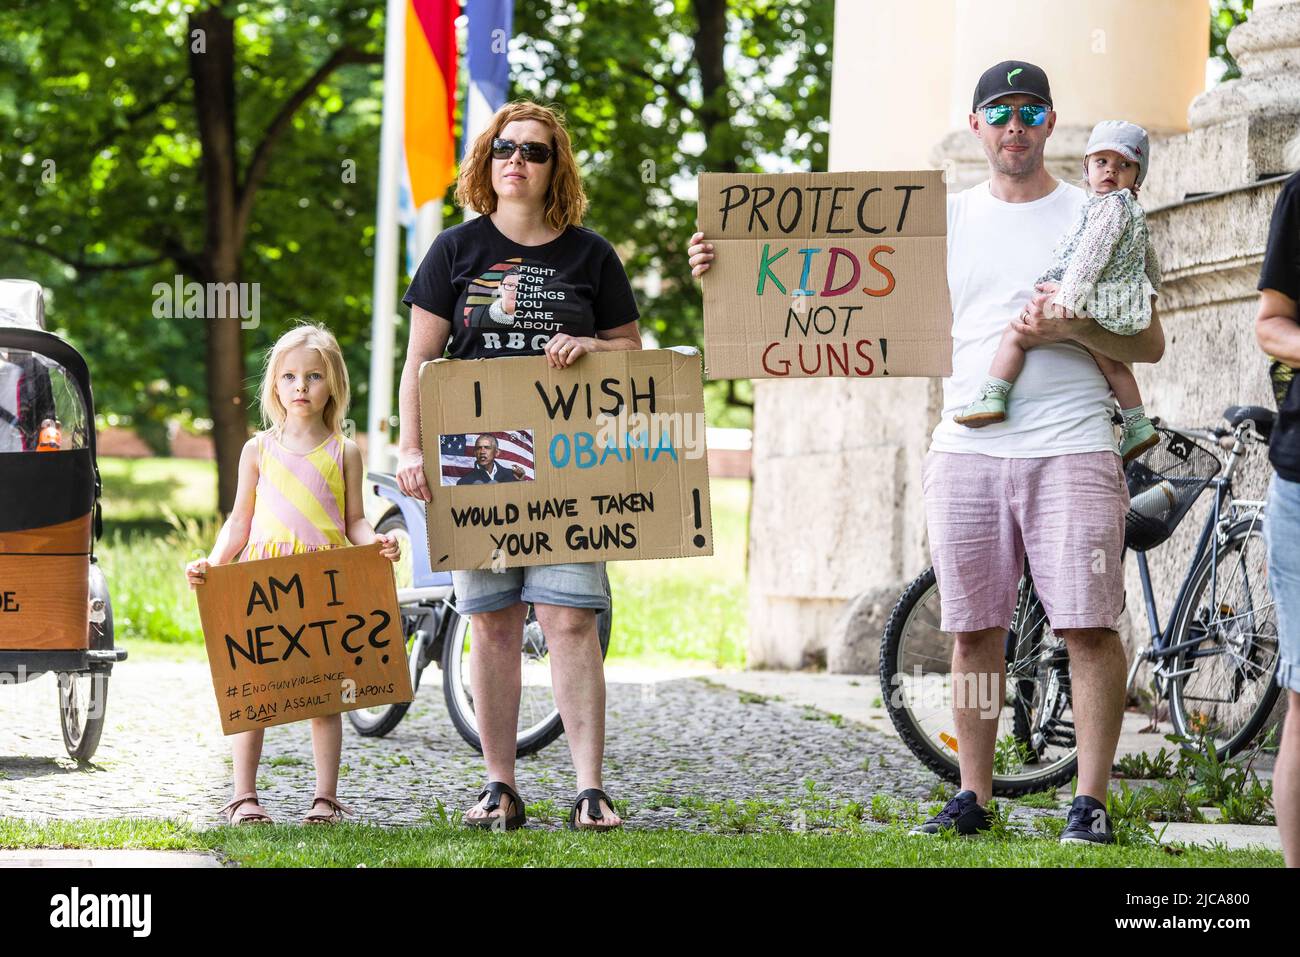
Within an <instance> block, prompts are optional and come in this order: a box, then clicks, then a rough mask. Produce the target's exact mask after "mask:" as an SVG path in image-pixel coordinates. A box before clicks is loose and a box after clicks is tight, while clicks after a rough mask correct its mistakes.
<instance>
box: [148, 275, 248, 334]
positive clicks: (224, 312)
mask: <svg viewBox="0 0 1300 957" xmlns="http://www.w3.org/2000/svg"><path fill="white" fill-rule="evenodd" d="M153 296H154V299H153V314H154V318H155V319H238V320H239V328H241V329H256V328H257V327H258V325H259V324H260V323H261V321H262V309H261V304H262V287H261V284H260V283H256V282H208V283H200V282H195V281H193V280H191V281H189V282H186V281H185V277H184V276H182V275H180V274H179V273H178V274H176V275H175V276H173V277H172V281H171V282H170V283H166V282H156V283H154V284H153Z"/></svg>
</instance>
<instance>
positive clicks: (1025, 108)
mask: <svg viewBox="0 0 1300 957" xmlns="http://www.w3.org/2000/svg"><path fill="white" fill-rule="evenodd" d="M971 111H972V112H971V114H970V117H969V123H970V129H971V132H972V134H973V135H974V136H976V137H977V138H978V139H979V141H980V143H981V145H982V146H983V148H984V152H985V154H986V156H987V157H988V163H989V179H988V181H986V182H984V183H981V184H979V185H978V186H974V187H972V188H971V189H968V190H966V191H964V192H961V193H954V194H950V195H949V197H948V286H949V291H950V293H951V296H952V306H953V324H952V338H953V357H952V367H953V374H952V377H951V378H950V379H946V380H945V381H944V415H943V421H941V422H940V423H939V425H938V426H937V427H936V428H935V431H934V435H933V437H932V442H931V446H930V454H929V455H927V456H926V462H925V467H924V469H923V471H922V488H923V490H924V496H925V503H926V519H927V525H928V529H929V538H930V552H931V555H932V557H933V560H934V566H935V572H936V575H937V576H938V583H939V592H940V599H941V607H942V615H943V622H942V628H943V629H944V630H945V631H950V632H953V633H954V634H955V638H956V641H955V646H954V651H953V669H952V670H953V687H954V698H955V699H958V698H959V692H960V690H961V689H962V688H963V687H965V688H970V687H972V686H973V687H975V688H978V689H985V690H987V691H988V692H989V693H988V694H986V695H984V697H988V698H992V697H993V696H994V695H996V696H997V698H996V700H990V701H978V700H976V701H966V700H954V708H953V712H954V721H955V725H956V730H957V738H958V740H959V741H960V749H959V751H958V762H959V764H960V767H961V782H962V790H961V791H960V792H958V794H957V795H956V796H955V797H954V798H953V799H952V800H951V801H949V802H948V804H947V805H946V806H945V807H944V808H943V810H942V811H941V812H940V813H939V814H937V815H936V816H935V817H933V818H931V819H930V820H929V821H927V822H925V824H923V825H921V826H919V827H918V828H917V829H916V830H915V831H914V833H918V834H934V833H938V832H939V831H944V830H954V831H956V832H957V833H958V834H973V833H976V832H977V831H982V830H985V829H986V828H988V827H989V825H990V823H991V820H990V816H989V814H988V812H987V811H986V810H985V809H984V807H983V805H984V804H985V803H987V801H988V800H989V798H990V797H991V796H992V790H993V755H994V750H995V746H996V739H997V731H998V720H997V719H998V715H999V714H1000V712H1001V704H1002V701H1001V695H1002V693H1003V689H1004V685H1005V678H1004V674H1003V672H1004V668H1005V660H1004V655H1005V641H1006V634H1007V628H1008V627H1009V626H1010V624H1011V617H1012V612H1013V610H1014V605H1015V599H1016V590H1017V585H1018V583H1019V580H1020V577H1021V572H1022V567H1023V563H1024V557H1025V556H1026V555H1028V557H1029V560H1030V562H1031V563H1032V565H1033V571H1034V579H1035V582H1036V584H1037V587H1038V593H1039V596H1040V598H1041V599H1042V601H1043V605H1044V608H1045V609H1046V610H1047V613H1048V617H1049V620H1050V622H1051V625H1052V629H1053V631H1054V632H1055V633H1056V634H1058V635H1060V636H1062V637H1063V638H1064V640H1065V642H1066V644H1067V646H1068V649H1069V654H1070V673H1071V685H1072V695H1073V713H1074V722H1075V735H1076V739H1077V743H1078V750H1079V776H1078V790H1077V794H1078V798H1077V799H1076V800H1075V802H1074V805H1073V806H1072V807H1071V809H1070V814H1069V821H1068V822H1067V826H1066V828H1065V830H1064V831H1063V832H1062V835H1061V836H1062V840H1067V841H1086V842H1089V843H1109V842H1110V841H1113V840H1114V838H1113V836H1112V834H1111V828H1110V823H1109V821H1108V820H1107V816H1106V812H1105V806H1104V802H1105V797H1106V786H1107V783H1108V781H1109V780H1110V769H1111V764H1112V762H1113V760H1114V756H1115V746H1116V744H1117V743H1118V741H1119V729H1120V720H1121V718H1122V715H1123V704H1124V685H1125V679H1126V675H1127V671H1126V661H1125V657H1124V650H1123V648H1122V647H1121V645H1120V641H1119V636H1118V635H1117V634H1116V633H1115V630H1114V629H1115V625H1116V624H1117V621H1118V617H1119V614H1120V612H1121V610H1122V608H1123V600H1124V595H1123V580H1122V576H1121V573H1120V572H1121V570H1120V553H1121V550H1122V547H1123V536H1124V514H1125V511H1126V510H1127V507H1128V493H1127V489H1126V486H1125V483H1124V475H1123V471H1122V469H1121V467H1120V459H1119V455H1118V454H1117V453H1116V443H1115V434H1114V430H1113V428H1112V425H1111V421H1110V414H1111V413H1110V410H1111V401H1110V390H1109V388H1108V387H1107V384H1106V380H1105V378H1104V377H1103V376H1102V374H1101V372H1100V370H1099V369H1098V367H1097V363H1096V362H1095V361H1094V360H1093V358H1092V356H1091V355H1089V354H1088V352H1087V351H1086V350H1085V349H1082V348H1079V346H1080V345H1082V346H1086V347H1087V349H1090V350H1092V352H1094V353H1097V354H1100V355H1104V356H1109V357H1111V358H1113V359H1118V360H1120V361H1123V362H1155V361H1158V360H1159V358H1160V356H1161V355H1162V354H1163V352H1164V336H1163V334H1162V333H1161V331H1160V324H1159V322H1158V321H1156V319H1155V317H1154V316H1152V320H1151V324H1150V326H1149V327H1148V328H1147V329H1146V330H1144V331H1143V332H1141V333H1139V334H1136V335H1129V336H1124V335H1117V334H1115V333H1113V332H1109V331H1107V330H1105V329H1103V328H1101V327H1100V326H1099V325H1097V324H1096V323H1094V322H1083V321H1073V320H1070V321H1062V320H1058V319H1053V318H1049V317H1048V316H1045V315H1044V308H1045V306H1046V305H1047V304H1048V302H1049V300H1050V299H1051V298H1052V297H1053V296H1054V295H1055V294H1056V293H1057V291H1058V288H1057V287H1056V286H1054V285H1043V286H1042V287H1041V288H1038V289H1036V288H1035V285H1036V282H1037V279H1038V277H1039V276H1040V275H1042V273H1043V272H1044V271H1045V270H1046V269H1047V267H1048V266H1049V265H1050V264H1051V261H1052V252H1053V249H1054V248H1055V246H1056V244H1057V241H1058V240H1059V239H1060V238H1061V236H1062V235H1063V234H1064V233H1065V232H1067V230H1069V228H1070V226H1071V224H1072V223H1073V222H1074V219H1075V217H1076V215H1077V214H1078V212H1079V210H1080V208H1081V207H1082V205H1083V203H1084V201H1085V194H1084V191H1083V190H1082V189H1080V188H1079V187H1077V186H1073V185H1070V184H1068V183H1063V182H1060V181H1058V180H1057V179H1055V178H1054V177H1053V176H1052V175H1051V174H1049V173H1048V172H1047V170H1046V169H1045V168H1044V166H1043V150H1044V146H1045V145H1046V142H1047V138H1048V137H1049V136H1050V135H1051V133H1052V128H1053V127H1054V126H1055V123H1056V114H1055V112H1053V110H1052V94H1051V89H1050V87H1049V85H1048V82H1047V75H1046V74H1045V73H1044V72H1043V71H1042V69H1041V68H1039V67H1037V66H1035V65H1033V64H1032V63H1025V62H1022V61H1019V60H1011V61H1007V62H1005V63H999V64H997V65H996V66H994V67H991V68H989V69H988V70H987V71H985V73H984V75H983V76H981V77H980V79H979V83H978V84H977V85H976V88H975V96H974V100H973V102H972V105H971ZM688 255H689V256H690V265H691V272H692V275H694V276H697V277H698V276H700V275H701V274H703V273H704V271H705V270H707V269H708V268H709V265H710V264H711V262H712V261H713V258H714V256H715V251H714V247H713V245H712V244H710V243H709V242H708V241H707V240H706V239H705V238H704V236H703V235H702V234H700V233H696V234H695V235H694V236H692V237H691V241H690V245H689V247H688ZM1011 317H1015V318H1014V319H1012V320H1011V321H1013V322H1014V324H1015V325H1016V327H1017V329H1018V330H1019V331H1020V332H1021V333H1022V334H1023V335H1025V336H1026V337H1028V339H1029V341H1031V342H1032V343H1033V345H1034V346H1035V348H1033V349H1032V350H1030V351H1029V353H1028V354H1027V355H1026V358H1025V364H1024V369H1023V371H1022V372H1021V374H1020V377H1019V380H1018V382H1017V385H1016V390H1015V394H1014V396H1013V397H1012V398H1011V401H1010V409H1009V414H1008V416H1007V421H1004V422H1000V423H998V424H995V425H989V426H987V427H985V428H982V429H978V430H971V429H966V428H964V427H962V426H960V425H957V424H956V423H954V422H953V420H952V416H953V413H954V412H955V411H957V410H959V409H961V407H962V403H963V402H965V401H966V400H967V399H968V398H969V397H970V396H971V395H973V394H975V393H976V392H977V391H978V387H979V385H980V381H981V379H982V378H983V376H984V373H985V372H986V371H987V370H988V368H989V365H990V362H991V360H992V359H993V355H994V352H995V351H996V349H997V346H998V342H999V340H1000V338H1001V336H1002V331H1003V329H1004V328H1005V327H1006V325H1007V322H1008V320H1009V318H1011ZM964 675H966V676H973V677H975V679H976V680H975V681H973V682H970V681H966V680H963V677H962V676H964ZM976 697H977V698H978V697H980V694H979V693H978V692H977V693H976ZM959 705H960V706H959Z"/></svg>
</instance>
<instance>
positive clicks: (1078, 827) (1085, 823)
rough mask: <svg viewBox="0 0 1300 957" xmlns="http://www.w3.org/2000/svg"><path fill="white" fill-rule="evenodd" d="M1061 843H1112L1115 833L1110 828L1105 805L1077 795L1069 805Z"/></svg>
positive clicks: (1093, 799) (1094, 799)
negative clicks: (1068, 813) (1068, 814)
mask: <svg viewBox="0 0 1300 957" xmlns="http://www.w3.org/2000/svg"><path fill="white" fill-rule="evenodd" d="M1061 843H1062V844H1114V843H1115V834H1114V832H1112V831H1111V829H1110V817H1109V816H1108V815H1107V814H1106V805H1104V804H1102V803H1101V802H1100V801H1098V800H1097V799H1096V798H1090V797H1084V796H1082V795H1081V796H1079V797H1077V798H1075V799H1074V803H1073V804H1071V805H1070V816H1069V817H1068V818H1066V821H1065V830H1064V831H1062V832H1061Z"/></svg>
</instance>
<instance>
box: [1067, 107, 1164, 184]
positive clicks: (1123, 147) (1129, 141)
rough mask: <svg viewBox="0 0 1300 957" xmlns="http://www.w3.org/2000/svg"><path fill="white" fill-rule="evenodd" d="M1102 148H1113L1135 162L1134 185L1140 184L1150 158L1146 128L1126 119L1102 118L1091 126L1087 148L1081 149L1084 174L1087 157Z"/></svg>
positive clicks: (1145, 173)
mask: <svg viewBox="0 0 1300 957" xmlns="http://www.w3.org/2000/svg"><path fill="white" fill-rule="evenodd" d="M1102 150H1114V151H1115V152H1116V153H1118V154H1119V155H1120V156H1123V157H1124V158H1125V159H1127V160H1128V161H1129V162H1130V163H1137V164H1138V174H1137V181H1136V182H1135V183H1134V185H1135V186H1141V185H1142V180H1144V179H1146V175H1147V164H1148V162H1149V161H1150V158H1151V143H1150V140H1148V139H1147V131H1146V130H1144V129H1142V127H1140V126H1138V125H1137V124H1136V123H1129V122H1127V121H1126V120H1102V121H1101V122H1100V123H1098V124H1097V125H1096V126H1094V127H1093V128H1092V135H1091V136H1089V137H1088V148H1087V149H1086V150H1084V151H1083V155H1084V171H1085V175H1086V172H1087V165H1088V164H1087V157H1089V156H1091V155H1092V154H1093V153H1099V152H1101V151H1102Z"/></svg>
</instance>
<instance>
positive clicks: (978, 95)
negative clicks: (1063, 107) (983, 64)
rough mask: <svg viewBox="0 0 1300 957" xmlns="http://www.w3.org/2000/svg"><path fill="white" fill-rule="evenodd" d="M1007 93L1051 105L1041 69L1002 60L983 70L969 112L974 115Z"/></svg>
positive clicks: (1021, 62) (1045, 79)
mask: <svg viewBox="0 0 1300 957" xmlns="http://www.w3.org/2000/svg"><path fill="white" fill-rule="evenodd" d="M1008 93H1028V94H1029V95H1030V96H1036V97H1038V99H1040V100H1042V101H1043V102H1044V103H1046V104H1047V105H1048V107H1051V105H1052V88H1051V87H1050V86H1048V83H1047V74H1046V73H1044V72H1043V68H1042V67H1040V66H1034V64H1032V63H1026V62H1025V61H1024V60H1003V61H1002V62H1001V63H999V64H997V65H996V66H991V67H989V68H988V69H987V70H985V71H984V73H983V74H982V75H981V76H980V79H979V82H978V83H976V84H975V99H974V100H973V101H972V104H971V108H970V109H971V112H972V113H974V112H975V111H976V110H978V109H979V108H980V107H981V106H987V105H988V104H989V103H990V102H991V101H993V100H996V99H997V98H998V97H999V96H1006V95H1007V94H1008Z"/></svg>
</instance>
